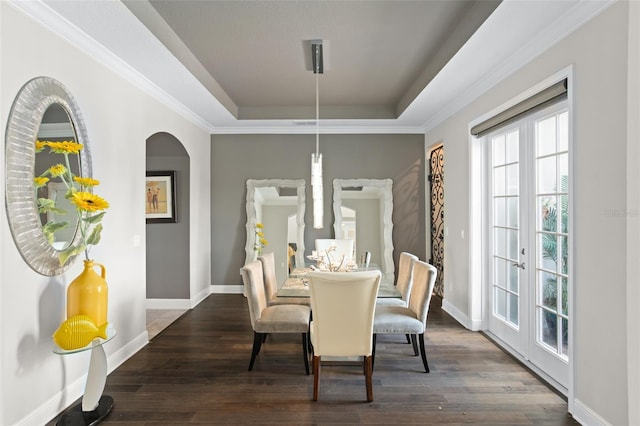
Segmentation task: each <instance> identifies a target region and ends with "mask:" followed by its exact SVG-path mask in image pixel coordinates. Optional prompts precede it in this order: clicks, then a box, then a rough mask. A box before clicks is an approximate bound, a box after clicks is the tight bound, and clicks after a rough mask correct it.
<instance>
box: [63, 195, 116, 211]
mask: <svg viewBox="0 0 640 426" xmlns="http://www.w3.org/2000/svg"><path fill="white" fill-rule="evenodd" d="M71 202H72V203H73V204H75V206H76V207H77V208H78V209H80V210H82V211H85V212H96V211H99V210H104V209H107V208H109V203H108V202H107V201H106V200H105V199H104V198H101V197H98V196H97V195H94V194H92V193H90V192H85V191H78V192H74V193H73V195H71Z"/></svg>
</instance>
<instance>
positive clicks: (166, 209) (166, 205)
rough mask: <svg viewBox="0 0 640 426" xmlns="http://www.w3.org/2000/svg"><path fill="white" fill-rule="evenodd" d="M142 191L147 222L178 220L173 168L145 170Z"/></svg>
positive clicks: (173, 221) (171, 221)
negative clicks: (143, 188) (145, 176)
mask: <svg viewBox="0 0 640 426" xmlns="http://www.w3.org/2000/svg"><path fill="white" fill-rule="evenodd" d="M144 192H145V194H144V195H145V200H144V202H145V216H146V218H147V223H175V222H177V221H178V218H177V216H176V172H175V170H170V171H147V178H146V186H145V190H144Z"/></svg>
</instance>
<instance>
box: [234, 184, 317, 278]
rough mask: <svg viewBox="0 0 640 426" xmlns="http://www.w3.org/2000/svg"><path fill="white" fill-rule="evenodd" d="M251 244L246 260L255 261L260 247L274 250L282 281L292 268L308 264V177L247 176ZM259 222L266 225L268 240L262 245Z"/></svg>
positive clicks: (247, 248)
mask: <svg viewBox="0 0 640 426" xmlns="http://www.w3.org/2000/svg"><path fill="white" fill-rule="evenodd" d="M246 209H247V244H246V246H245V253H246V257H245V264H247V263H249V262H252V261H254V260H255V259H256V258H257V257H258V254H259V251H260V250H264V252H273V253H274V256H275V261H276V277H277V279H278V282H279V283H282V282H284V280H285V279H286V278H287V276H288V273H289V269H291V268H293V267H302V266H304V249H305V247H304V226H305V225H304V209H305V183H304V179H295V180H293V179H263V180H257V179H249V180H247V202H246ZM257 224H261V225H263V228H262V229H259V231H261V232H263V233H264V238H265V239H266V240H267V241H268V244H267V245H266V246H264V247H261V246H260V241H259V239H260V237H259V236H258V235H257V234H256V231H258V229H257V228H256V225H257Z"/></svg>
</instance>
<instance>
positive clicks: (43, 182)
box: [33, 177, 49, 188]
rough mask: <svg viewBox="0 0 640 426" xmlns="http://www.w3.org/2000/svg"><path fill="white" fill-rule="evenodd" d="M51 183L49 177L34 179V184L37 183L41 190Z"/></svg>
mask: <svg viewBox="0 0 640 426" xmlns="http://www.w3.org/2000/svg"><path fill="white" fill-rule="evenodd" d="M47 182H49V178H48V177H35V178H33V183H35V185H36V187H38V188H41V187H43V186H45V185H46V184H47Z"/></svg>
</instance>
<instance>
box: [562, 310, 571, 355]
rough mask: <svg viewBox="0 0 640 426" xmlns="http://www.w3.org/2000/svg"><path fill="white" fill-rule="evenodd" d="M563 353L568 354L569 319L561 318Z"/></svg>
mask: <svg viewBox="0 0 640 426" xmlns="http://www.w3.org/2000/svg"><path fill="white" fill-rule="evenodd" d="M561 353H562V354H563V355H569V320H568V319H567V318H562V352H561Z"/></svg>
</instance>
